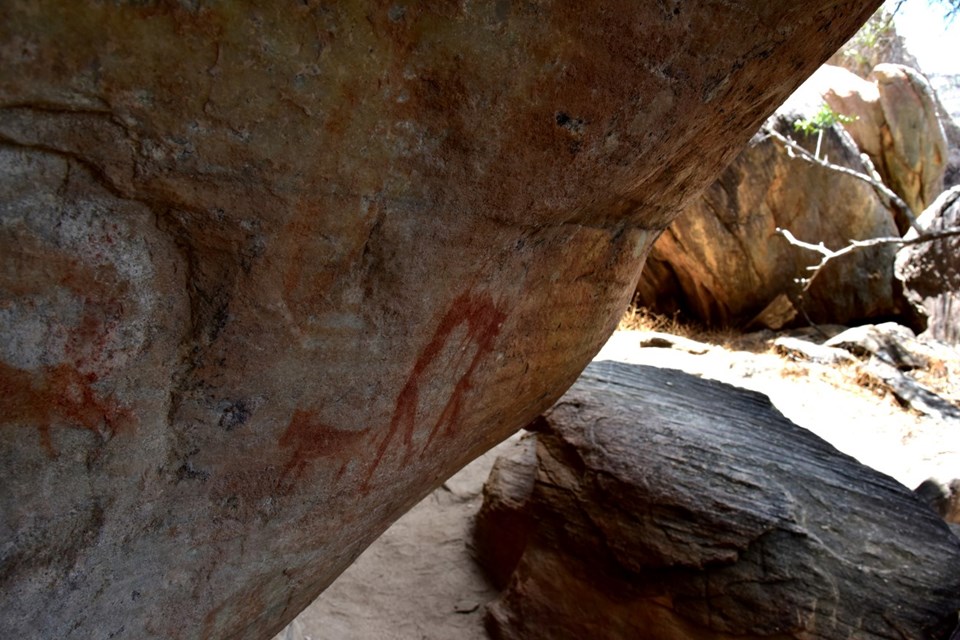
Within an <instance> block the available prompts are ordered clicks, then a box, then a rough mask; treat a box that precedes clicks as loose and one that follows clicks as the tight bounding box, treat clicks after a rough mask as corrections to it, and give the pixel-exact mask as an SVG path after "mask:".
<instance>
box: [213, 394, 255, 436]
mask: <svg viewBox="0 0 960 640" xmlns="http://www.w3.org/2000/svg"><path fill="white" fill-rule="evenodd" d="M250 414H251V407H250V405H249V404H248V403H247V401H245V400H237V401H236V402H234V403H232V404H230V405H229V406H228V407H227V408H226V409H224V410H223V413H221V414H220V422H219V425H220V428H221V429H223V430H224V431H233V430H234V429H236V428H237V427H241V426H243V425H244V424H245V423H246V421H247V420H249V419H250Z"/></svg>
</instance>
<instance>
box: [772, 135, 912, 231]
mask: <svg viewBox="0 0 960 640" xmlns="http://www.w3.org/2000/svg"><path fill="white" fill-rule="evenodd" d="M763 132H764V134H766V136H767V137H770V138H773V139H775V140H776V141H777V142H779V143H780V144H781V145H783V148H784V150H785V151H786V152H787V155H788V156H790V157H791V158H799V159H800V160H804V161H806V162H810V163H812V164H816V165H819V166H821V167H824V168H826V169H830V170H831V171H838V172H840V173H842V174H845V175H848V176H852V177H854V178H857V179H858V180H862V181H864V182H866V183H867V184H869V185H870V186H871V187H873V188H874V189H876V190H877V191H878V192H879V193H880V194H881V195H882V196H883V197H885V198H886V199H887V200H888V201H889V202H890V204H891V205H892V206H894V207H896V208H897V209H899V210H900V211H901V212H902V213H903V215H904V217H905V218H906V219H907V220H908V221H909V222H910V226H911V227H913V229H914V230H915V231H916V232H917V233H919V234H923V229H922V228H921V227H920V224H919V223H918V222H917V216H916V215H915V214H914V212H913V210H912V209H911V208H910V207H909V206H908V205H907V203H906V202H904V201H903V198H901V197H900V196H898V195H897V194H896V193H894V192H893V191H892V190H891V189H890V187H888V186H887V185H885V184H883V181H882V180H881V179H880V176H879V174H877V171H876V169H875V168H874V166H873V163H872V162H864V164H865V165H866V166H867V167H868V168H869V169H870V170H871V173H873V175H872V176H871V175H867V174H866V173H861V172H860V171H856V170H855V169H851V168H849V167H844V166H841V165H839V164H834V163H832V162H829V161H827V160H826V159H825V158H821V157H819V156H818V155H816V154H813V153H810V152H809V151H807V150H806V149H804V148H803V147H801V146H800V145H799V144H797V142H796V140H793V139H792V138H789V137H787V136H785V135H783V134H782V133H780V132H779V131H777V130H775V129H773V128H772V127H769V126H768V127H764V128H763ZM864 155H865V154H861V157H863V156H864ZM868 160H869V159H868Z"/></svg>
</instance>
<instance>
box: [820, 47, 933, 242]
mask: <svg viewBox="0 0 960 640" xmlns="http://www.w3.org/2000/svg"><path fill="white" fill-rule="evenodd" d="M830 77H831V79H832V80H833V82H831V83H830V85H829V87H827V86H825V87H824V89H825V90H824V99H825V100H826V101H827V103H828V104H830V106H831V107H833V109H834V110H835V111H837V112H838V113H842V114H844V115H846V116H849V117H851V118H853V120H852V121H850V122H845V123H844V125H843V127H844V128H845V129H847V131H849V132H850V135H851V136H853V139H854V141H855V142H856V143H857V146H859V147H860V149H861V150H862V151H864V152H865V153H866V154H867V155H869V156H870V159H871V160H872V161H873V164H874V166H875V167H876V169H877V172H878V173H879V174H880V176H881V177H882V178H883V182H884V184H886V185H887V186H889V187H890V188H891V189H892V190H893V191H894V192H896V193H897V195H899V196H900V197H901V198H903V200H904V202H906V203H907V206H909V207H910V209H911V210H912V211H913V213H914V215H920V213H921V212H922V211H923V210H924V209H926V208H927V207H928V206H929V205H930V204H931V203H933V200H934V199H935V198H936V197H937V196H938V195H939V194H940V192H941V191H942V190H943V174H944V170H945V169H946V166H947V139H946V136H945V134H944V130H943V127H942V126H941V124H940V116H939V112H938V109H937V102H936V96H935V94H934V93H933V89H932V88H931V87H930V83H929V82H928V81H927V79H926V78H925V77H923V75H922V74H921V73H920V72H919V71H917V70H915V69H912V68H910V67H907V66H904V65H899V64H878V65H877V66H876V67H874V69H873V72H872V73H871V74H870V77H869V79H868V80H862V79H860V78H858V77H857V76H855V75H854V74H852V73H850V72H845V71H843V70H841V69H839V68H833V73H832V74H831V76H830ZM898 224H899V225H900V227H901V231H906V229H907V227H908V222H907V221H906V220H898Z"/></svg>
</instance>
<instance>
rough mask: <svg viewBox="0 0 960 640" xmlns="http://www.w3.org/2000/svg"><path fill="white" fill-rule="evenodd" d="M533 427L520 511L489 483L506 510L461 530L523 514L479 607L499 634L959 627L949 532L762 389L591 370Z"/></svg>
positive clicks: (630, 370) (907, 632)
mask: <svg viewBox="0 0 960 640" xmlns="http://www.w3.org/2000/svg"><path fill="white" fill-rule="evenodd" d="M533 426H534V428H535V429H536V431H537V460H536V463H535V464H534V463H528V464H526V465H524V464H523V462H522V461H516V462H514V471H513V473H512V474H511V476H512V477H513V478H514V479H516V478H517V477H518V476H521V475H522V474H521V472H520V469H521V468H525V469H526V471H527V474H528V476H529V477H531V478H532V480H531V481H530V483H529V484H530V485H531V487H532V488H531V489H530V491H529V492H528V495H527V499H526V501H525V502H523V501H521V500H519V499H518V496H517V495H516V492H515V491H514V490H512V489H508V490H506V491H501V490H500V489H499V488H498V487H490V488H488V489H487V490H486V492H485V495H486V499H487V500H488V501H489V500H490V499H491V498H493V499H496V498H498V497H501V496H504V495H509V496H510V500H509V501H508V502H507V503H503V504H499V505H489V506H488V505H487V504H485V505H484V510H483V511H481V513H480V516H479V517H480V521H479V522H478V528H477V531H478V532H479V533H481V534H486V535H492V536H493V538H492V539H489V540H485V541H482V544H485V545H487V546H493V545H496V544H497V543H498V542H502V543H507V544H509V543H510V542H511V537H512V534H513V530H512V529H510V528H505V527H496V526H489V525H488V523H484V522H483V518H487V517H490V516H491V515H493V516H496V517H495V518H494V520H493V523H494V524H495V523H496V522H501V521H502V516H503V514H504V513H510V514H511V518H512V520H513V521H518V520H522V519H523V518H524V517H525V518H526V522H525V523H524V524H523V527H522V528H523V530H525V532H526V537H525V540H526V545H525V548H524V550H523V553H522V556H521V557H520V558H519V561H518V562H517V564H516V567H515V570H514V572H513V575H512V577H511V579H510V582H509V586H508V587H507V589H506V590H505V591H504V593H503V594H502V595H501V597H500V598H499V599H498V600H497V601H495V602H494V603H493V604H492V605H491V606H490V608H489V609H488V623H489V629H490V631H491V634H492V636H493V637H494V638H497V639H498V640H519V639H524V640H534V639H540V638H543V639H544V640H546V639H547V638H549V639H551V640H565V639H568V638H569V639H571V640H572V639H580V638H609V639H620V638H622V639H624V640H626V639H628V638H629V639H631V640H632V639H647V638H649V639H650V640H686V639H688V638H709V639H711V640H721V639H731V640H732V639H733V638H753V639H759V638H777V639H781V640H782V639H784V638H798V639H799V638H825V639H837V640H840V639H844V638H864V639H867V638H871V639H874V638H875V639H877V640H879V639H880V638H889V637H891V634H897V635H899V636H901V637H908V638H918V639H930V640H933V639H940V640H946V638H947V637H948V636H949V634H950V632H951V630H952V629H953V628H954V626H955V625H956V623H957V608H958V607H960V540H958V539H957V538H956V537H954V536H953V534H952V533H951V532H950V530H949V528H948V526H947V524H946V523H945V522H943V521H942V520H941V519H940V518H939V516H938V515H937V514H936V513H934V511H933V510H932V509H930V508H929V507H928V506H927V505H925V504H924V503H923V502H921V501H920V500H919V499H917V497H916V496H915V495H914V493H913V492H912V491H910V490H909V489H907V488H906V487H903V486H902V485H900V484H898V483H897V482H896V481H894V480H893V479H891V478H889V477H887V476H884V475H882V474H880V473H878V472H876V471H873V470H872V469H870V468H868V467H865V466H863V465H861V464H860V463H858V462H857V461H856V460H854V459H853V458H850V457H849V456H846V455H844V454H841V453H840V452H838V451H837V450H836V449H834V448H833V447H831V446H830V445H829V444H827V443H826V442H824V441H823V440H820V439H819V438H818V437H816V436H814V435H813V434H811V433H810V432H808V431H806V430H803V429H801V428H799V427H797V426H796V425H794V424H793V423H791V422H790V421H788V420H787V419H786V418H784V417H783V415H781V414H780V413H779V412H778V411H776V410H775V409H774V408H773V407H772V406H771V405H770V404H769V401H768V400H767V399H766V398H765V397H764V396H761V395H759V394H756V393H753V392H748V391H744V390H741V389H736V388H735V387H730V386H728V385H725V384H723V383H719V382H715V381H710V380H704V379H701V378H698V377H695V376H692V375H689V374H685V373H681V372H678V371H672V370H666V369H657V368H653V367H645V366H639V365H627V364H622V363H612V362H602V363H594V364H592V365H590V367H588V368H587V370H586V371H585V372H584V374H583V376H581V378H580V380H578V381H577V383H576V384H575V385H574V386H573V387H572V388H571V389H570V391H568V392H567V394H566V395H564V396H563V397H562V398H561V399H560V401H559V402H558V403H557V404H556V405H555V406H554V407H553V408H552V409H551V410H550V411H548V412H547V413H546V414H545V415H544V416H543V417H542V418H541V419H539V420H538V421H536V422H535V423H534V425H533ZM503 477H504V476H503V475H502V474H501V475H495V474H491V482H494V483H498V484H499V483H500V481H502V479H503ZM520 484H521V483H517V482H516V481H515V480H514V482H513V483H512V486H513V487H516V486H520ZM521 504H522V506H518V505H521ZM481 525H483V526H481ZM480 543H481V541H478V544H480ZM501 569H502V568H501Z"/></svg>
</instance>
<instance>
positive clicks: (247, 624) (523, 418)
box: [0, 0, 878, 639]
mask: <svg viewBox="0 0 960 640" xmlns="http://www.w3.org/2000/svg"><path fill="white" fill-rule="evenodd" d="M877 4H878V1H877V0H859V1H858V0H842V1H836V0H830V1H827V0H816V1H814V2H809V3H795V4H792V5H784V4H781V3H769V2H766V1H761V0H751V1H749V2H738V3H727V2H720V3H707V4H698V5H697V7H696V10H691V9H690V7H689V6H688V5H686V4H683V3H679V2H660V1H658V2H653V1H652V0H651V1H645V2H627V1H625V0H624V1H619V2H617V1H612V0H611V1H604V2H598V3H593V4H591V6H590V8H589V10H587V11H585V10H582V9H579V8H576V7H574V6H573V5H571V4H569V3H562V2H553V1H549V0H545V1H543V2H537V3H510V2H495V3H493V2H490V3H468V4H451V3H439V2H424V3H410V4H407V5H403V4H392V3H379V2H373V1H370V2H359V1H348V2H340V3H319V2H315V1H313V0H306V1H304V2H279V1H274V2H269V3H254V2H243V1H238V2H231V3H215V4H214V3H206V2H172V1H160V0H157V1H153V2H102V3H94V2H84V3H81V2H72V1H71V2H65V1H62V0H61V1H57V0H46V1H44V0H10V1H6V2H3V3H2V4H0V65H2V68H3V69H4V73H3V74H0V165H2V171H0V176H2V177H0V314H2V317H3V321H2V323H0V403H2V404H0V416H2V427H0V470H2V471H0V512H2V513H3V518H2V520H0V544H2V546H0V553H2V555H0V563H2V564H0V567H2V569H0V600H2V601H3V608H4V615H3V616H2V618H0V636H3V637H9V638H18V637H29V636H44V637H55V638H92V637H110V636H115V637H120V636H124V637H136V638H238V639H246V638H266V637H269V636H270V635H271V634H273V633H276V632H278V631H279V630H280V629H281V628H282V627H283V626H284V624H286V622H288V621H289V620H290V619H291V618H292V617H293V616H294V615H295V614H296V613H297V612H298V611H299V610H300V609H302V608H303V607H304V606H305V605H306V604H307V603H309V602H311V601H312V600H313V599H314V598H315V597H316V595H317V594H318V593H319V592H320V591H322V590H323V589H324V588H325V587H326V586H327V585H328V584H329V583H330V582H331V581H332V580H333V579H334V578H335V577H336V576H337V575H338V573H339V572H340V571H342V570H343V568H344V567H346V566H347V565H348V564H349V563H350V562H351V561H352V560H353V558H355V557H356V556H357V555H358V554H359V553H360V551H361V550H362V549H363V548H364V547H365V546H366V545H368V544H369V543H370V541H372V540H373V539H374V538H375V537H376V536H377V535H378V534H379V533H380V532H381V531H383V530H384V529H385V528H386V527H387V526H388V525H389V524H390V522H392V521H393V520H394V519H396V517H397V516H398V515H399V514H401V513H403V512H404V511H405V510H406V509H407V508H409V507H410V506H411V505H412V504H414V503H415V502H416V501H417V500H418V499H419V498H421V497H422V496H423V495H425V494H426V493H427V492H428V491H429V490H430V488H431V487H433V486H435V485H436V484H437V483H438V482H439V481H440V480H441V479H442V478H444V477H446V476H448V475H450V474H451V473H452V472H453V471H454V470H456V469H457V468H458V467H460V466H461V465H462V464H464V463H465V462H466V461H467V460H469V459H471V458H472V457H475V456H476V455H477V454H479V453H480V452H481V451H483V450H485V449H487V448H489V447H490V446H491V445H492V444H493V443H495V442H497V441H498V440H500V439H502V438H503V437H505V436H506V435H507V434H508V433H510V432H511V431H513V430H515V429H516V428H517V427H519V426H521V425H523V424H525V423H526V422H528V421H529V420H530V419H531V418H533V417H534V416H536V415H537V414H538V413H539V412H540V411H541V410H543V409H544V408H545V407H547V406H549V404H550V403H551V402H552V401H553V400H554V399H555V398H556V397H557V396H558V395H559V394H560V393H562V391H563V389H564V388H565V387H566V386H567V385H569V384H571V383H572V382H573V380H574V379H575V378H576V376H577V375H578V373H579V372H580V370H581V368H582V367H583V366H585V364H586V363H587V362H588V360H589V359H590V357H591V355H592V354H593V353H594V352H595V351H596V350H597V349H598V348H599V345H600V344H602V342H603V341H604V339H605V338H606V337H607V335H609V333H610V332H611V331H612V329H613V327H614V325H615V324H616V321H617V317H618V316H619V314H620V312H621V311H622V309H623V308H624V307H625V306H626V304H627V302H628V300H629V297H630V295H631V293H632V290H633V288H634V286H635V284H636V279H637V277H638V272H639V269H640V268H641V265H642V262H643V259H644V256H645V254H646V252H647V248H648V245H649V243H650V242H651V240H652V238H653V237H655V236H656V234H657V233H658V231H659V230H660V229H662V228H663V227H664V226H666V225H667V224H668V222H669V221H670V220H671V219H672V218H673V216H674V215H675V213H676V212H677V211H678V210H679V209H680V208H681V207H682V206H683V205H684V204H685V203H686V202H687V201H689V200H690V199H691V198H692V197H694V196H695V195H696V193H697V192H698V191H699V190H700V189H701V188H702V187H703V185H705V184H707V183H709V181H711V180H712V179H713V178H714V177H715V176H716V174H717V173H718V171H719V169H720V168H721V167H722V166H724V165H725V164H726V163H727V162H728V161H729V160H730V159H731V158H732V157H733V156H734V155H735V154H736V152H737V151H738V149H739V147H740V146H742V144H744V143H745V142H746V140H747V139H748V137H749V135H750V134H751V132H753V131H755V130H756V128H757V127H758V126H759V124H760V123H761V122H762V121H763V119H764V118H765V117H766V116H767V115H768V114H769V113H770V112H771V111H772V110H773V109H774V108H775V106H776V105H777V104H779V103H780V102H782V100H783V99H784V98H785V97H786V96H787V95H788V94H789V93H790V92H791V91H792V90H793V89H794V88H795V86H796V85H797V84H798V83H799V82H800V81H801V80H802V79H803V78H804V77H805V76H807V75H809V74H810V73H811V72H812V71H813V70H814V69H815V68H816V67H817V66H818V65H819V64H820V63H821V62H822V61H823V60H824V59H825V58H826V57H827V56H828V55H829V54H830V52H831V51H832V50H834V49H836V48H837V47H838V46H839V45H840V44H841V43H842V41H843V40H845V39H846V38H847V37H849V36H850V35H851V34H852V33H853V32H854V30H855V29H856V27H857V25H858V24H860V23H861V22H863V21H864V20H865V19H866V17H867V16H868V15H869V13H870V12H871V11H872V10H873V9H874V8H875V7H876V5H877Z"/></svg>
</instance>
